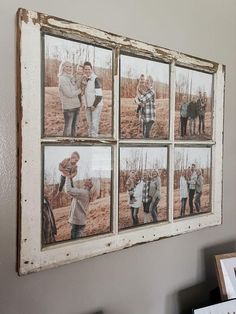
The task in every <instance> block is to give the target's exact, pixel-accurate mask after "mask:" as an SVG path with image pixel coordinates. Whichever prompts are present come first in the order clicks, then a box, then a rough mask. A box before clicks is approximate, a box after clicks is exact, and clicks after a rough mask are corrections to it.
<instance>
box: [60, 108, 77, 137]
mask: <svg viewBox="0 0 236 314" xmlns="http://www.w3.org/2000/svg"><path fill="white" fill-rule="evenodd" d="M63 114H64V121H65V125H64V131H63V136H73V137H75V136H76V127H77V125H76V124H77V120H78V117H79V108H75V109H69V110H64V112H63Z"/></svg>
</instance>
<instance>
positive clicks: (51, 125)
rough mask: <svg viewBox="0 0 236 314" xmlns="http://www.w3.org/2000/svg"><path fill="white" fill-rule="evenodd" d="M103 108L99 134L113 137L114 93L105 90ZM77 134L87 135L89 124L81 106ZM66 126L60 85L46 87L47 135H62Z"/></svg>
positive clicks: (45, 128) (45, 131) (45, 127)
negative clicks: (60, 96) (59, 89)
mask: <svg viewBox="0 0 236 314" xmlns="http://www.w3.org/2000/svg"><path fill="white" fill-rule="evenodd" d="M103 103H104V104H103V109H102V113H101V120H100V127H99V133H100V134H99V136H100V137H111V135H112V93H111V91H110V90H103ZM77 127H78V128H77V135H79V136H82V137H86V136H87V130H88V125H87V121H86V115H85V109H84V108H81V110H80V114H79V121H78V124H77ZM63 128H64V117H63V111H62V105H61V101H60V98H59V92H58V87H45V121H44V133H45V136H62V135H63Z"/></svg>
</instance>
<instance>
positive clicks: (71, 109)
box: [58, 61, 81, 137]
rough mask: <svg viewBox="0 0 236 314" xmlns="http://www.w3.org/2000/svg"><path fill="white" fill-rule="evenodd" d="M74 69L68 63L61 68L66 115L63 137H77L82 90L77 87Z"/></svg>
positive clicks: (61, 65) (61, 91)
mask: <svg viewBox="0 0 236 314" xmlns="http://www.w3.org/2000/svg"><path fill="white" fill-rule="evenodd" d="M72 72H73V67H72V64H71V63H70V62H68V61H66V62H62V63H61V64H60V67H59V73H58V78H59V85H58V87H59V95H60V100H61V103H62V109H63V114H64V131H63V136H73V137H75V136H76V127H77V125H76V124H77V120H78V117H79V110H80V105H81V102H80V99H79V97H81V96H80V95H81V89H80V88H78V87H77V86H76V82H75V79H74V77H73V75H72Z"/></svg>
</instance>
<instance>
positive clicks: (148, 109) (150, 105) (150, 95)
mask: <svg viewBox="0 0 236 314" xmlns="http://www.w3.org/2000/svg"><path fill="white" fill-rule="evenodd" d="M145 84H146V87H147V92H146V93H145V94H144V95H141V96H140V97H139V98H138V100H139V101H140V103H141V108H142V111H141V112H142V119H143V137H144V138H149V137H150V131H151V128H152V125H153V123H154V121H155V119H156V112H155V100H156V97H155V92H154V90H153V88H152V85H153V78H152V77H151V76H150V75H149V76H147V78H146V81H145Z"/></svg>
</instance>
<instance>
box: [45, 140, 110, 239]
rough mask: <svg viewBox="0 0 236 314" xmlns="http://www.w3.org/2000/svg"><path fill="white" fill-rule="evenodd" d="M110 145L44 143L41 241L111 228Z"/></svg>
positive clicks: (104, 231)
mask: <svg viewBox="0 0 236 314" xmlns="http://www.w3.org/2000/svg"><path fill="white" fill-rule="evenodd" d="M111 155H112V151H111V147H110V146H85V145H84V146H82V145H81V146H79V145H76V146H55V145H51V146H49V145H47V146H44V174H43V200H42V244H43V245H46V244H50V243H54V242H59V241H64V240H70V239H79V238H82V237H87V236H92V235H98V234H104V233H107V232H110V231H111V223H110V221H111V190H112V184H111V170H112V168H111Z"/></svg>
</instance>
